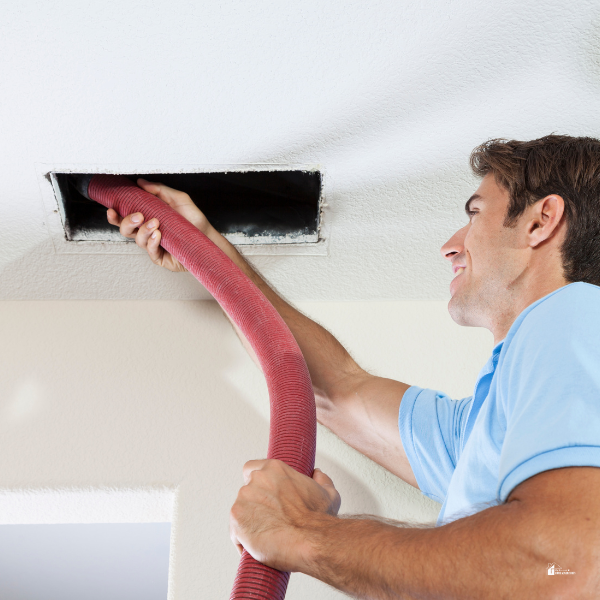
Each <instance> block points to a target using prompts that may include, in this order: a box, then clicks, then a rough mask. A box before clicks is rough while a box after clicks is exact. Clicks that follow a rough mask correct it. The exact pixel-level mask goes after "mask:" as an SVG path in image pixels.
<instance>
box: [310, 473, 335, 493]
mask: <svg viewBox="0 0 600 600" xmlns="http://www.w3.org/2000/svg"><path fill="white" fill-rule="evenodd" d="M313 479H314V480H315V481H316V482H317V483H318V484H319V485H322V486H331V487H333V488H335V486H334V485H333V481H332V480H331V478H330V477H328V476H327V475H325V473H323V471H321V469H315V470H314V471H313Z"/></svg>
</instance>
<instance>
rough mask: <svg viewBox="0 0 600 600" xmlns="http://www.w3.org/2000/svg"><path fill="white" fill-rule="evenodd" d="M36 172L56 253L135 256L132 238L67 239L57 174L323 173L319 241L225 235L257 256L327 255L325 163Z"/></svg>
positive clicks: (44, 167) (44, 168)
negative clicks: (246, 239) (255, 239)
mask: <svg viewBox="0 0 600 600" xmlns="http://www.w3.org/2000/svg"><path fill="white" fill-rule="evenodd" d="M35 171H36V175H37V179H38V184H39V186H40V192H41V197H42V202H43V205H44V217H45V218H44V222H45V223H46V227H47V229H48V235H49V236H50V239H51V241H52V246H53V248H54V253H55V254H110V255H132V254H139V250H138V248H137V246H136V244H135V243H132V242H129V241H116V242H115V241H91V240H90V241H80V240H77V241H75V240H67V238H66V233H65V225H64V221H65V215H64V213H63V210H62V206H61V204H60V202H59V201H58V194H59V193H60V191H59V190H58V186H57V185H56V179H55V178H54V177H53V173H98V174H103V175H122V174H128V173H143V174H145V175H151V174H153V173H169V174H170V173H215V172H219V173H225V172H237V173H240V172H248V171H319V172H320V173H321V178H322V179H321V182H322V184H321V197H320V199H319V213H320V214H319V229H318V241H316V242H304V243H293V242H285V243H270V242H268V241H267V240H266V239H264V238H263V239H262V240H261V241H262V242H263V243H251V244H249V243H241V242H242V241H243V240H242V239H241V237H240V236H239V235H236V234H230V235H225V237H226V238H227V239H228V240H229V241H230V242H231V243H232V244H234V245H235V246H236V248H237V250H238V251H239V252H240V254H243V255H254V256H282V255H288V256H291V255H301V256H327V255H328V246H329V243H328V240H329V224H328V221H329V219H328V218H327V210H328V208H329V203H328V202H327V201H326V199H325V179H326V173H325V170H324V169H323V167H322V166H321V165H315V164H295V163H294V164H287V163H251V164H247V163H245V164H202V165H197V164H186V165H173V164H166V165H157V164H143V163H120V164H109V165H98V164H97V163H96V164H89V163H83V164H80V163H65V164H47V163H35Z"/></svg>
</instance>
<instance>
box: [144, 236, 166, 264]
mask: <svg viewBox="0 0 600 600" xmlns="http://www.w3.org/2000/svg"><path fill="white" fill-rule="evenodd" d="M160 237H161V233H160V229H155V230H154V231H153V232H152V233H151V234H150V237H149V238H148V246H147V248H146V249H147V250H148V256H150V260H152V262H153V263H154V264H155V265H161V262H162V257H163V254H164V253H165V251H164V250H163V249H162V248H161V246H160Z"/></svg>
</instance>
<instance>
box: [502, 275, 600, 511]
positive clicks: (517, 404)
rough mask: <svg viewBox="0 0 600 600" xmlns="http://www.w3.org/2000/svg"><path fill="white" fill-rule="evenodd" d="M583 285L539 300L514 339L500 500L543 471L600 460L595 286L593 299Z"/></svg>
mask: <svg viewBox="0 0 600 600" xmlns="http://www.w3.org/2000/svg"><path fill="white" fill-rule="evenodd" d="M574 285H577V284H574ZM581 285H589V284H579V286H578V287H577V288H575V289H570V290H567V289H565V290H564V291H561V292H560V293H557V294H555V295H554V296H553V297H552V298H549V299H548V300H547V301H545V302H543V303H542V304H540V305H539V306H537V307H536V308H535V310H532V311H531V313H530V314H529V315H527V317H526V318H525V319H524V321H523V323H522V324H521V326H520V327H519V330H518V332H517V333H516V334H515V337H514V339H513V340H512V341H511V352H510V353H507V360H506V361H504V364H503V366H502V373H501V377H500V382H501V383H500V386H501V387H500V391H501V399H502V406H503V409H504V414H505V418H506V435H505V439H504V445H503V447H502V451H501V453H500V468H499V478H498V497H499V499H500V500H501V501H502V502H504V501H505V500H506V498H508V496H509V494H510V492H511V491H512V490H513V489H514V488H515V487H516V486H517V485H519V484H520V483H521V482H523V481H525V480H526V479H528V478H529V477H532V476H534V475H537V474H538V473H541V472H542V471H547V470H549V469H557V468H561V467H573V466H593V467H600V343H599V341H598V340H600V302H599V300H600V293H598V292H600V290H598V291H597V292H594V293H593V294H591V299H590V298H589V296H590V294H589V293H588V292H590V291H591V290H588V289H583V290H582V289H581V287H580V286H581ZM570 287H571V286H570ZM589 287H590V288H593V287H595V286H589ZM576 292H577V293H576ZM509 356H510V358H509Z"/></svg>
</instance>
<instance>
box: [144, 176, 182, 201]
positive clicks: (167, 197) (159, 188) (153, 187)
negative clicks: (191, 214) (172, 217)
mask: <svg viewBox="0 0 600 600" xmlns="http://www.w3.org/2000/svg"><path fill="white" fill-rule="evenodd" d="M137 184H138V185H139V186H140V187H141V188H142V189H143V190H144V191H146V192H148V193H149V194H152V195H153V196H156V197H157V198H160V199H161V200H162V201H163V202H166V203H167V204H168V205H169V206H173V207H175V206H177V205H178V204H187V203H190V202H192V201H191V199H190V197H189V196H188V194H186V193H185V192H182V191H180V190H174V189H173V188H171V187H169V186H168V185H165V184H164V183H157V182H155V181H147V180H146V179H143V178H141V177H140V178H139V179H138V180H137Z"/></svg>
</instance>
